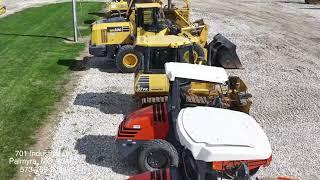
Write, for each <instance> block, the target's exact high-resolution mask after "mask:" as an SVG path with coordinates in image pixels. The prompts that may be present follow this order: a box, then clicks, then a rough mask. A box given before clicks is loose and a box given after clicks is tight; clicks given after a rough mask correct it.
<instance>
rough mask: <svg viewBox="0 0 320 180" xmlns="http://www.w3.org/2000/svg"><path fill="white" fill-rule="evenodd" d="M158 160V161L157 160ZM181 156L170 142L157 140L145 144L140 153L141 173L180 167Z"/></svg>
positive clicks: (139, 165)
mask: <svg viewBox="0 0 320 180" xmlns="http://www.w3.org/2000/svg"><path fill="white" fill-rule="evenodd" d="M155 158H156V159H155ZM178 165H179V154H178V152H177V150H176V148H175V147H174V146H173V145H172V144H171V143H169V142H168V141H165V140H161V139H156V140H153V141H148V142H146V143H145V144H143V145H142V146H141V148H140V151H139V152H138V167H139V169H140V171H141V172H145V171H155V170H159V169H165V168H167V167H170V166H175V167H178Z"/></svg>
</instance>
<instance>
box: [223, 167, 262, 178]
mask: <svg viewBox="0 0 320 180" xmlns="http://www.w3.org/2000/svg"><path fill="white" fill-rule="evenodd" d="M259 168H260V167H257V168H254V169H252V170H249V175H250V176H253V175H255V174H256V173H257V172H258V171H259ZM230 175H231V176H228V175H226V174H225V173H224V174H223V178H224V179H233V178H232V177H234V176H235V174H234V173H231V174H230Z"/></svg>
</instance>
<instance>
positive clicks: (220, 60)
mask: <svg viewBox="0 0 320 180" xmlns="http://www.w3.org/2000/svg"><path fill="white" fill-rule="evenodd" d="M236 48H237V47H236V45H235V44H233V43H232V42H231V41H229V40H228V39H227V38H225V37H224V36H223V35H221V34H217V35H215V36H214V38H213V40H212V41H211V42H210V43H209V44H208V46H207V50H208V65H211V66H218V67H223V68H225V69H241V68H242V64H241V62H240V59H239V57H238V55H237V52H236Z"/></svg>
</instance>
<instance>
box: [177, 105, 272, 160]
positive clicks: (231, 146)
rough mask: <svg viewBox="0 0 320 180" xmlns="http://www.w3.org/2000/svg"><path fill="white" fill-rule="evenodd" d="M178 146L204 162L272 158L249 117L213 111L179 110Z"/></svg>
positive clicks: (231, 112)
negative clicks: (179, 144)
mask: <svg viewBox="0 0 320 180" xmlns="http://www.w3.org/2000/svg"><path fill="white" fill-rule="evenodd" d="M177 133H178V136H179V140H180V143H181V144H182V145H183V146H185V147H186V148H187V149H189V150H190V151H191V152H192V154H193V156H194V158H195V159H197V160H203V161H206V162H213V161H229V160H230V161H231V160H259V159H261V160H262V159H268V158H269V157H270V156H271V146H270V143H269V140H268V138H267V136H266V134H265V133H264V131H263V130H262V128H261V127H260V126H259V124H258V123H257V122H256V121H255V120H254V119H253V118H252V117H251V116H249V115H248V114H245V113H242V112H238V111H232V110H228V109H221V108H213V107H192V108H185V109H182V110H181V111H180V113H179V116H178V120H177Z"/></svg>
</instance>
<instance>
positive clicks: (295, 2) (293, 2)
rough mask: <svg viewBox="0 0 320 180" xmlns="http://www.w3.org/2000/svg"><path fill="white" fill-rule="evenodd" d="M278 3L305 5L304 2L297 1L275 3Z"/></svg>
mask: <svg viewBox="0 0 320 180" xmlns="http://www.w3.org/2000/svg"><path fill="white" fill-rule="evenodd" d="M277 2H280V3H288V4H306V3H305V2H297V1H277Z"/></svg>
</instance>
